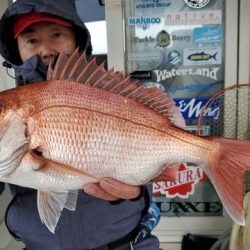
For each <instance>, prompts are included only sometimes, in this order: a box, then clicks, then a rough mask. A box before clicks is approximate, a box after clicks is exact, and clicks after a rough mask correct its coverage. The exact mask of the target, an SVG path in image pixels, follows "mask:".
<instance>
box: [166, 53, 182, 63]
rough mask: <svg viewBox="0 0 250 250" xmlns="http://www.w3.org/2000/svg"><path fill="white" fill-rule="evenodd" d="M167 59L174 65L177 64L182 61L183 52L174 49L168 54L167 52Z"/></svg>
mask: <svg viewBox="0 0 250 250" xmlns="http://www.w3.org/2000/svg"><path fill="white" fill-rule="evenodd" d="M166 59H167V61H168V62H169V63H171V64H173V65H175V64H178V63H180V62H181V61H182V60H181V53H180V52H179V51H177V50H173V51H170V52H169V53H168V54H167V57H166Z"/></svg>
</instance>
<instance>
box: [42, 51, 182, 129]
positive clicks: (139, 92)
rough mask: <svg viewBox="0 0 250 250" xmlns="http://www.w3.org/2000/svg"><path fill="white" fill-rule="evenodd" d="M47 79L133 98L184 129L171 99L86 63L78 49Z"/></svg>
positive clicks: (63, 57)
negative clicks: (65, 81)
mask: <svg viewBox="0 0 250 250" xmlns="http://www.w3.org/2000/svg"><path fill="white" fill-rule="evenodd" d="M47 80H71V81H76V82H80V83H83V84H86V85H90V86H93V87H95V88H99V89H104V90H106V91H109V92H111V93H115V94H119V95H121V96H124V97H125V98H130V99H133V100H135V101H137V102H140V103H141V104H143V105H145V106H147V107H149V108H150V109H153V110H155V111H156V112H158V113H160V114H161V115H163V116H165V117H167V118H168V119H169V120H170V121H171V122H172V123H173V124H174V125H176V126H178V127H181V128H185V121H184V119H183V117H182V115H181V112H180V111H179V109H178V107H176V105H175V102H174V101H173V98H172V97H170V96H169V95H168V94H167V93H165V92H162V91H161V90H160V89H158V88H156V87H145V86H144V85H143V84H142V83H141V82H139V81H134V82H132V81H131V80H130V77H125V76H124V74H123V73H122V72H114V69H113V68H111V69H110V70H108V71H106V70H105V69H104V64H101V65H99V66H98V65H97V64H96V59H95V58H93V59H92V60H90V61H89V62H87V58H86V53H85V52H84V53H82V54H79V53H78V50H76V51H74V52H73V53H72V54H71V55H70V56H69V55H67V54H65V53H64V52H62V53H61V54H60V55H59V57H58V60H57V62H56V65H55V67H54V70H52V69H51V67H49V70H48V75H47Z"/></svg>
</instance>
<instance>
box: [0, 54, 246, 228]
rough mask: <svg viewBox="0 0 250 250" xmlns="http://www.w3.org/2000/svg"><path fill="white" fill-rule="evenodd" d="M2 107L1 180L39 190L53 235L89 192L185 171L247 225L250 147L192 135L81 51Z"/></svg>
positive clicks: (164, 100) (161, 102)
mask: <svg viewBox="0 0 250 250" xmlns="http://www.w3.org/2000/svg"><path fill="white" fill-rule="evenodd" d="M0 108H1V115H0V149H1V150H0V180H1V181H4V182H8V183H13V184H16V185H20V186H24V187H30V188H35V189H37V190H38V191H39V192H38V209H39V214H40V217H41V219H42V221H43V222H44V223H45V224H46V225H47V227H48V228H49V230H50V231H52V232H54V230H55V227H56V224H57V222H58V220H59V218H60V214H61V211H62V209H63V208H64V207H65V208H67V209H70V210H74V208H75V205H76V199H77V190H79V189H82V188H83V186H84V185H85V184H86V183H90V182H98V181H99V179H101V178H103V177H112V178H114V179H117V180H119V181H122V182H124V183H128V184H132V185H141V184H145V183H148V182H151V181H152V180H156V179H157V180H166V179H173V178H174V177H175V175H176V172H177V168H178V166H179V164H180V163H182V162H192V163H194V164H196V165H199V166H201V167H203V169H204V170H205V172H206V173H207V175H208V176H209V177H210V179H211V181H212V183H213V184H214V186H215V188H216V190H217V192H218V194H219V195H220V197H221V199H222V202H223V204H224V206H225V207H226V209H227V211H228V213H229V214H230V215H231V216H232V218H233V219H234V220H235V221H236V222H238V223H239V224H244V215H243V214H244V211H243V207H242V206H243V196H244V189H243V177H244V172H245V171H246V170H249V169H250V143H249V142H246V141H236V140H229V139H225V138H213V137H211V138H203V137H199V136H195V135H193V134H191V133H188V132H186V131H185V130H184V129H183V126H184V122H183V119H182V118H181V115H180V113H179V111H178V109H177V107H176V106H175V105H174V102H173V100H172V99H171V98H170V97H169V96H168V95H167V94H165V93H163V92H161V91H160V90H158V89H156V88H145V87H144V86H143V85H141V84H140V83H139V82H135V83H131V82H130V81H129V79H128V78H124V76H123V75H122V74H121V73H114V71H113V70H112V69H111V70H109V71H107V72H106V71H105V70H104V69H103V65H101V66H99V67H98V66H96V64H95V61H91V62H89V63H87V62H86V59H85V57H84V54H83V55H78V52H77V51H75V52H74V53H73V54H72V56H71V57H70V58H69V59H67V57H66V56H65V55H63V54H62V55H61V56H60V58H59V59H58V62H57V65H56V66H55V69H54V70H53V71H52V70H51V69H49V73H48V80H47V81H45V82H41V83H37V84H31V85H26V86H23V87H19V88H16V89H12V90H7V91H4V92H1V93H0ZM180 127H181V128H180ZM233 181H234V182H235V183H236V185H234V186H232V185H231V184H232V182H233ZM52 201H53V202H56V207H57V209H56V213H54V211H51V202H52Z"/></svg>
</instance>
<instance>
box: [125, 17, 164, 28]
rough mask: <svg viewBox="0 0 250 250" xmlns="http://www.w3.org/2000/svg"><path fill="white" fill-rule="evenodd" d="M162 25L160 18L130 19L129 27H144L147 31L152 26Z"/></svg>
mask: <svg viewBox="0 0 250 250" xmlns="http://www.w3.org/2000/svg"><path fill="white" fill-rule="evenodd" d="M159 23H161V18H160V17H143V16H141V17H129V18H128V25H129V26H138V25H139V26H142V28H143V29H144V30H145V29H147V28H149V26H150V25H151V24H159Z"/></svg>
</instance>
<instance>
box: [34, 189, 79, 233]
mask: <svg viewBox="0 0 250 250" xmlns="http://www.w3.org/2000/svg"><path fill="white" fill-rule="evenodd" d="M76 201H77V191H75V192H74V191H70V192H69V191H53V192H51V191H41V190H38V194H37V207H38V213H39V216H40V218H41V221H42V222H43V223H44V224H45V225H46V226H47V228H48V229H49V231H50V232H52V233H54V232H55V228H56V225H57V223H58V220H59V218H60V216H61V213H62V210H63V208H64V207H65V208H68V209H69V210H75V207H76Z"/></svg>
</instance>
